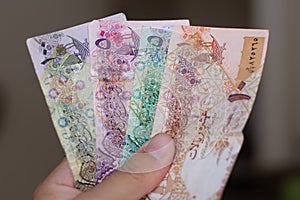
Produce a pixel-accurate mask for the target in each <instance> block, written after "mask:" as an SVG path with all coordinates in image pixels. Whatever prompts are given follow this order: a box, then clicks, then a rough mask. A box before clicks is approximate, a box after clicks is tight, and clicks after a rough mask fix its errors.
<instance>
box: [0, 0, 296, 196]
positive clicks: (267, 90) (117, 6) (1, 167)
mask: <svg viewBox="0 0 300 200" xmlns="http://www.w3.org/2000/svg"><path fill="white" fill-rule="evenodd" d="M297 7H298V8H299V3H295V1H292V0H289V1H280V0H274V1H272V0H254V1H251V0H249V1H246V0H242V1H241V0H227V1H216V0H215V1H213V0H210V1H207V0H206V1H201V0H194V1H193V0H174V1H163V0H160V1H158V0H152V1H142V0H139V1H135V0H131V1H130V0H129V1H124V0H110V1H102V0H90V1H80V0H72V1H67V0H65V1H62V0H52V1H38V0H27V1H17V0H10V1H1V3H0V25H1V31H0V39H1V43H0V44H1V49H0V55H1V57H0V58H1V60H0V159H1V160H0V199H31V196H32V192H33V191H34V188H35V187H36V186H37V185H38V183H40V182H41V181H42V180H43V179H44V178H45V176H46V175H47V174H48V173H49V172H50V171H51V170H52V169H53V168H54V167H55V166H56V165H57V164H58V163H59V162H60V160H61V159H62V157H63V151H62V149H61V147H60V144H59V142H58V139H57V136H56V133H55V131H54V129H53V126H52V124H51V120H50V116H49V112H48V109H47V106H46V103H45V101H44V98H43V95H42V92H41V90H40V87H39V83H38V80H37V78H36V76H35V73H34V70H33V65H32V63H31V60H30V57H29V54H28V52H27V48H26V46H25V40H26V38H28V37H31V36H35V35H39V34H42V33H48V32H51V31H55V30H59V29H63V28H66V27H69V26H74V25H77V24H80V23H84V22H87V21H90V20H92V19H97V18H101V17H104V16H107V15H111V14H114V13H117V12H120V11H122V12H124V13H126V14H127V17H128V19H135V20H142V19H174V18H189V19H190V20H191V24H193V25H207V26H225V27H259V28H270V29H271V40H270V50H269V53H268V57H267V59H268V61H267V63H266V68H265V75H264V78H263V81H262V85H261V88H260V90H259V95H258V98H257V103H256V104H255V108H254V112H253V114H252V117H251V119H250V120H249V123H248V124H247V127H246V129H245V135H246V142H245V145H244V147H243V150H242V153H241V155H240V158H239V159H238V162H237V165H236V167H235V169H234V172H233V175H232V176H231V179H230V181H229V184H228V185H227V187H226V190H225V195H224V199H264V200H266V199H272V200H273V199H279V198H280V194H281V193H282V192H281V191H282V187H283V186H282V185H283V183H284V182H285V180H286V177H289V176H292V177H295V174H296V175H297V174H298V172H299V155H298V154H295V153H294V154H293V152H297V151H299V150H298V147H299V141H300V136H299V135H300V131H299V122H298V121H297V120H298V119H299V117H298V116H299V112H300V110H299V105H298V104H299V102H300V101H299V96H300V95H299V89H297V86H299V78H298V77H297V76H298V74H299V67H298V66H297V64H298V58H297V57H298V55H297V49H296V48H297V46H298V45H299V39H298V37H299V35H298V33H299V28H297V27H294V25H295V24H293V23H292V22H291V21H292V20H293V19H296V18H297V15H298V12H297V9H296V8H297ZM298 18H299V17H298ZM297 24H299V23H298V22H297ZM291 27H292V28H293V29H291ZM283 199H284V198H283Z"/></svg>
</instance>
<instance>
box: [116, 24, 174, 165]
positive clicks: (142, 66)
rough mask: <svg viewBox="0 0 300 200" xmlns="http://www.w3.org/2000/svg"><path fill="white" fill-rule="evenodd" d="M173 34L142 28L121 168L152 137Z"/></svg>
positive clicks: (162, 30)
mask: <svg viewBox="0 0 300 200" xmlns="http://www.w3.org/2000/svg"><path fill="white" fill-rule="evenodd" d="M171 33H172V32H171V31H169V30H165V29H158V28H151V27H149V28H148V27H144V28H142V29H141V42H140V48H139V52H138V56H137V58H136V63H135V64H136V65H135V73H134V81H133V85H132V96H131V100H130V105H129V115H128V126H127V130H126V135H125V140H124V147H123V152H122V160H121V163H120V165H122V164H123V163H124V162H125V161H126V160H127V159H128V158H129V157H130V156H131V155H132V154H133V153H135V152H136V151H137V150H138V149H139V148H140V147H141V146H142V145H143V144H144V143H145V142H146V141H148V140H149V138H150V135H151V132H152V125H153V122H154V116H155V110H156V104H157V101H158V96H159V91H160V84H161V79H162V75H163V72H164V68H165V65H166V58H167V52H168V47H169V42H170V38H171Z"/></svg>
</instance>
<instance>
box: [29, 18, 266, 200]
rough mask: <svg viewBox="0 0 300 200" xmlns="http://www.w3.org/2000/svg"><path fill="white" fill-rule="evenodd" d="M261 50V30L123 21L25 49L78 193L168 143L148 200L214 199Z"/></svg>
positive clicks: (252, 93) (251, 94)
mask: <svg viewBox="0 0 300 200" xmlns="http://www.w3.org/2000/svg"><path fill="white" fill-rule="evenodd" d="M267 42H268V31H267V30H255V29H229V28H212V27H202V26H191V25H190V24H189V20H163V21H128V20H127V19H126V16H125V15H124V14H123V13H120V14H116V15H112V16H109V17H106V18H102V19H99V20H94V21H92V22H88V23H85V24H82V25H78V26H75V27H71V28H67V29H64V30H60V31H55V32H52V33H48V34H43V35H40V36H36V37H32V38H30V39H28V40H27V45H28V49H29V52H30V54H31V58H32V62H33V65H34V68H35V71H36V74H37V77H38V80H39V83H40V85H41V88H42V91H43V94H44V96H45V99H46V102H47V105H48V107H49V111H50V114H51V119H52V121H53V124H54V126H55V129H56V132H57V135H58V138H59V140H60V143H61V145H62V147H63V149H64V151H65V154H66V157H67V159H68V162H69V165H70V167H71V170H72V173H73V175H74V179H75V186H76V187H77V188H78V189H80V190H82V191H86V190H89V189H90V188H92V187H93V186H95V185H96V184H100V183H101V181H103V180H105V178H107V177H109V175H110V174H111V173H112V172H113V171H115V170H118V169H120V168H121V167H122V166H123V165H124V163H126V161H127V160H128V159H130V158H131V156H132V155H133V154H134V153H135V152H136V151H137V150H138V149H139V148H140V147H141V146H142V145H143V144H144V143H145V142H147V141H148V140H150V139H151V138H152V137H153V136H155V135H156V134H158V133H160V134H169V135H170V136H172V137H173V138H174V141H175V144H176V155H175V157H174V160H173V162H172V165H171V168H170V170H169V172H168V173H167V175H166V177H165V178H164V179H163V181H162V182H161V184H160V185H159V186H158V187H157V188H156V189H155V190H154V191H153V192H152V193H150V194H148V195H147V197H146V198H147V199H149V200H150V199H151V200H156V199H170V200H175V199H180V200H184V199H220V198H221V196H222V192H223V190H224V188H225V185H226V182H227V180H228V177H229V175H230V172H231V170H232V168H233V165H234V163H235V161H236V158H237V156H238V153H239V151H240V149H241V146H242V143H243V133H242V131H243V128H244V126H245V124H246V122H247V119H248V117H249V115H250V112H251V109H252V107H253V104H254V100H255V97H256V93H257V90H258V86H259V83H260V79H261V76H262V70H263V65H264V61H265V56H266V51H267ZM133 173H134V172H133Z"/></svg>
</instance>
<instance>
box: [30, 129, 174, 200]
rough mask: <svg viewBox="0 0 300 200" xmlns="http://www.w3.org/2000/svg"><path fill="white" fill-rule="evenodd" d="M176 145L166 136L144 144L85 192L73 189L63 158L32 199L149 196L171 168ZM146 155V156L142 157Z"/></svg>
mask: <svg viewBox="0 0 300 200" xmlns="http://www.w3.org/2000/svg"><path fill="white" fill-rule="evenodd" d="M174 154H175V144H174V141H173V140H172V138H171V137H170V136H169V135H167V134H158V135H156V136H155V137H154V138H153V139H152V140H151V141H149V142H147V143H145V144H144V145H143V146H142V147H141V148H140V149H139V150H138V151H137V153H136V154H135V155H136V156H135V155H134V156H132V158H131V159H129V160H128V161H127V162H126V163H125V165H124V167H122V168H121V169H120V170H117V171H115V172H114V173H113V174H111V175H110V176H109V177H108V178H107V179H105V180H104V181H103V182H102V183H101V184H99V185H97V186H95V187H94V188H93V189H91V190H90V191H87V192H81V191H80V190H78V189H76V188H74V178H73V175H72V172H71V169H70V167H69V165H68V162H67V160H66V159H64V160H63V161H62V162H61V163H60V164H59V165H58V166H57V167H56V169H54V171H53V172H52V173H51V174H50V175H49V176H48V177H47V178H46V179H45V180H44V182H43V183H41V184H40V185H39V186H38V188H37V189H36V190H35V192H34V195H33V199H34V200H83V199H84V200H94V199H95V200H96V199H97V200H120V199H122V200H135V199H140V198H142V197H143V196H145V195H146V194H148V193H150V192H151V191H152V190H153V189H155V187H156V186H157V185H158V184H159V183H160V182H161V180H162V179H163V177H164V176H165V174H166V173H167V172H168V170H169V168H170V164H171V162H172V159H173V157H174ZM145 155H146V156H145Z"/></svg>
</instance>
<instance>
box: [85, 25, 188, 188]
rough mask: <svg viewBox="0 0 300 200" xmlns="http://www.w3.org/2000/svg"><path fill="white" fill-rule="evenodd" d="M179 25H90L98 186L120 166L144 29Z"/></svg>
mask: <svg viewBox="0 0 300 200" xmlns="http://www.w3.org/2000/svg"><path fill="white" fill-rule="evenodd" d="M176 24H177V25H179V24H183V25H188V24H189V21H188V20H178V21H176V20H175V21H169V20H166V21H160V22H157V21H133V22H130V21H127V22H117V21H113V20H110V21H100V22H99V21H94V22H92V23H91V24H90V25H89V34H90V37H89V38H90V52H91V66H92V67H91V73H92V75H93V77H95V78H96V79H97V81H95V82H94V112H95V121H96V135H97V137H96V138H97V141H96V147H97V162H96V165H97V173H96V179H97V182H98V183H99V182H101V181H102V180H103V179H104V178H106V177H107V176H108V175H109V174H110V173H112V172H113V171H114V170H115V169H116V168H118V166H119V162H120V158H121V156H122V150H123V144H124V139H125V135H126V129H127V120H128V116H129V101H130V99H131V96H132V95H131V94H132V87H133V83H134V82H133V80H134V74H135V68H136V64H137V59H136V58H137V57H138V54H139V47H140V43H141V29H142V26H143V25H147V26H154V27H158V26H160V27H161V28H163V29H164V30H168V29H170V28H171V27H172V26H174V25H176Z"/></svg>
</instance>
